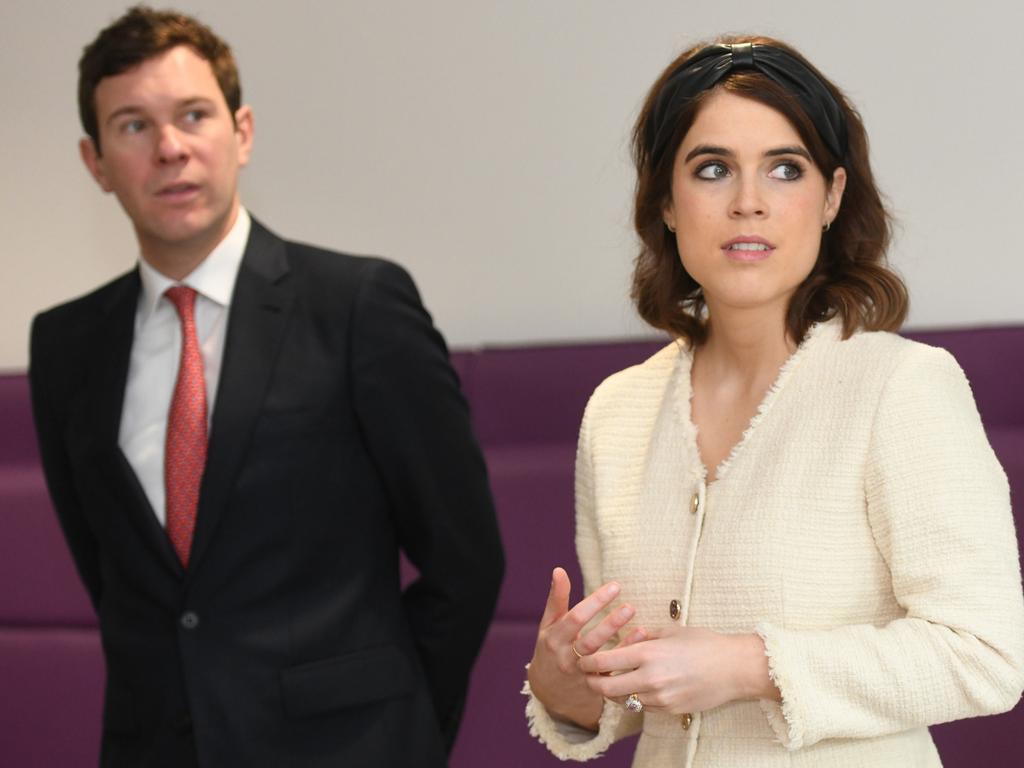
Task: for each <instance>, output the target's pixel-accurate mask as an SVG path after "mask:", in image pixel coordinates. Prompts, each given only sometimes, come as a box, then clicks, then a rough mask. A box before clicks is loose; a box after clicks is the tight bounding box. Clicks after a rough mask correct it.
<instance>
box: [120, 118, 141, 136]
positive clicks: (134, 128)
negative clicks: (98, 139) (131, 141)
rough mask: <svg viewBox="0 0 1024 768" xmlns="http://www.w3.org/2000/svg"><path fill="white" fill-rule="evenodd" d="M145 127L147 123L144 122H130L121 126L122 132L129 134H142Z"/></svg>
mask: <svg viewBox="0 0 1024 768" xmlns="http://www.w3.org/2000/svg"><path fill="white" fill-rule="evenodd" d="M145 127H146V122H145V121H144V120H128V121H127V122H125V123H122V124H121V132H122V133H127V134H133V133H141V132H142V129H143V128H145Z"/></svg>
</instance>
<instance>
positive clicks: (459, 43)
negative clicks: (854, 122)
mask: <svg viewBox="0 0 1024 768" xmlns="http://www.w3.org/2000/svg"><path fill="white" fill-rule="evenodd" d="M179 7H180V8H182V9H183V10H186V11H188V12H191V13H194V14H196V15H198V16H199V17H200V18H202V19H203V20H204V21H206V22H208V23H210V24H211V25H212V26H213V27H214V29H216V30H217V31H218V32H220V33H221V34H222V35H223V36H224V37H225V38H226V39H227V40H228V41H229V42H230V43H231V44H232V45H233V47H234V49H235V51H236V55H237V58H238V61H239V65H240V68H241V72H242V84H243V92H244V96H245V99H246V100H247V101H248V102H249V103H251V104H252V105H253V107H254V109H255V113H256V125H257V133H256V151H255V156H254V160H253V163H252V164H251V165H250V167H249V168H248V169H247V170H246V171H245V172H244V180H243V189H244V200H245V202H246V203H247V204H248V206H249V207H250V209H251V210H252V211H254V212H255V214H256V215H257V216H259V217H261V218H262V219H263V220H264V221H265V222H266V223H267V224H269V225H270V226H271V227H272V228H274V229H276V230H277V231H279V232H280V233H282V234H285V235H287V236H289V237H292V238H296V239H304V240H308V241H312V242H316V243H318V244H322V245H326V246H331V247H335V248H339V249H344V250H350V251H354V252H361V253H375V254H382V255H386V256H389V257H391V258H393V259H396V260H398V261H400V262H402V263H403V264H405V265H406V266H408V267H409V268H410V269H411V270H412V272H413V274H414V275H415V276H416V278H417V280H418V282H419V284H420V287H421V290H422V291H423V293H424V295H425V297H426V301H427V304H428V306H429V307H430V308H431V309H432V311H433V313H434V316H435V319H436V321H437V323H438V325H439V326H440V327H441V329H442V330H443V331H444V332H445V334H446V335H447V336H448V338H449V340H450V341H451V342H452V343H453V344H455V345H469V344H478V343H487V342H519V341H536V340H564V339H585V338H599V337H622V336H631V335H637V334H642V333H645V332H646V331H645V329H644V328H643V327H642V326H641V325H640V323H639V321H637V320H635V319H634V318H633V313H632V310H631V308H630V306H629V303H628V300H627V291H628V278H629V273H630V262H631V259H632V257H633V253H634V248H635V246H634V241H633V235H632V233H631V231H630V228H629V220H630V194H631V190H632V175H631V171H630V166H629V162H628V153H627V136H628V132H629V129H630V127H631V123H632V120H633V118H634V117H635V114H636V110H637V108H638V106H639V103H640V101H641V99H642V97H643V95H644V93H645V91H646V89H647V87H648V86H649V84H650V83H651V82H652V81H653V79H654V77H655V76H656V75H657V74H658V73H659V72H660V71H661V69H662V67H663V66H664V65H665V64H667V63H668V61H669V60H670V59H671V58H672V57H673V56H674V55H675V53H676V52H678V51H679V50H680V49H681V48H682V47H683V46H685V45H687V44H689V43H692V42H694V41H695V40H698V39H701V38H704V37H708V36H712V35H714V34H716V33H718V32H724V31H763V32H766V33H768V34H773V35H776V36H779V37H782V38H783V39H786V40H788V41H790V42H792V43H793V44H795V45H796V46H797V47H799V48H800V49H802V50H803V51H804V52H805V53H806V54H807V55H808V56H809V57H810V58H811V59H812V60H813V61H814V62H815V63H816V64H818V65H819V67H820V68H821V69H823V70H824V71H825V72H826V73H827V74H829V75H830V76H831V77H832V78H833V79H835V80H836V81H837V82H838V83H839V84H840V85H841V86H842V87H844V88H845V89H846V91H847V92H848V93H849V94H850V96H851V97H852V98H853V100H854V101H855V103H856V104H858V105H859V107H860V109H861V111H862V113H863V115H864V118H865V121H866V123H867V126H868V130H869V133H870V135H871V137H872V141H873V158H874V165H875V169H876V172H877V174H878V177H879V181H880V184H881V186H882V188H883V190H884V191H885V192H886V193H887V195H888V197H889V199H890V201H891V203H892V206H893V208H894V210H895V212H896V213H897V215H898V217H899V219H900V222H901V230H900V235H899V239H898V242H897V244H896V248H895V252H894V254H893V260H894V263H895V264H896V266H897V267H898V268H899V269H900V270H901V271H902V273H903V274H904V276H905V277H906V279H907V281H908V283H909V284H910V288H911V293H912V299H913V310H912V314H911V324H912V325H916V326H949V325H976V324H991V323H1007V322H1024V302H1022V301H1021V300H1020V299H1019V293H1020V285H1021V284H1022V283H1024V258H1022V256H1021V248H1020V246H1019V244H1018V243H1017V238H1018V237H1019V232H1018V223H1019V221H1020V216H1021V209H1022V205H1021V204H1022V203H1024V194H1022V193H1021V180H1022V179H1024V141H1022V140H1021V129H1020V126H1021V125H1022V124H1024V107H1022V103H1024V99H1022V98H1021V96H1022V94H1021V87H1020V80H1021V75H1022V74H1024V65H1022V63H1021V62H1022V58H1021V46H1020V45H1019V44H1018V43H1016V42H1014V41H1015V40H1016V39H1017V37H1019V35H1020V32H1021V29H1022V22H1024V11H1022V10H1021V5H1020V4H1019V3H1012V2H1008V1H1007V2H1003V1H1001V0H1000V1H997V0H979V1H976V2H972V3H969V4H968V3H958V4H957V5H956V6H955V8H956V9H957V10H956V11H955V12H943V11H941V10H939V9H940V8H941V7H943V6H941V5H940V4H938V3H934V2H927V3H925V2H920V3H895V2H891V0H890V1H887V2H880V1H878V0H871V1H865V0H861V1H860V2H849V3H846V4H843V5H839V4H835V3H826V2H821V0H789V1H788V2H781V1H780V2H770V0H740V1H735V0H734V1H733V2H720V3H710V2H700V3H697V2H680V1H679V0H676V2H670V1H668V0H659V1H657V2H655V1H653V0H652V1H649V2H635V3H624V2H618V1H617V0H532V1H530V2H524V1H522V0H519V1H517V2H513V1H512V0H508V1H507V2H497V1H496V0H494V1H485V0H461V1H456V0H435V1H434V2H429V3H422V2H413V0H406V1H405V2H379V3H378V2H374V3H369V2H365V0H359V1H358V2H356V1H354V0H346V1H342V2H339V1H337V0H335V1H334V2H301V1H299V2H292V3H288V4H285V3H266V4H257V3H251V2H242V1H241V0H191V1H187V2H181V3H180V4H179ZM124 8H125V5H124V4H122V3H121V2H110V1H109V0H92V1H91V2H88V3H79V2H58V1H57V0H4V2H3V4H2V5H0V94H2V96H3V100H2V105H3V109H2V112H0V146H2V147H3V150H4V152H3V169H4V173H3V179H4V182H5V183H4V184H2V185H0V216H2V219H0V233H2V234H0V264H2V267H3V274H4V275H5V280H4V285H5V286H6V288H7V290H5V291H4V294H3V295H4V300H3V301H2V302H0V368H3V369H11V370H19V369H22V368H23V367H24V365H25V363H26V357H27V354H26V339H27V333H28V324H29V321H30V318H31V316H32V314H33V313H34V312H36V311H37V310H38V309H40V308H42V307H44V306H49V305H51V304H54V303H56V302H59V301H62V300H64V299H66V298H69V297H71V296H73V295H76V294H79V293H82V292H84V291H86V290H87V289H89V288H91V287H93V286H95V285H97V284H99V283H100V282H101V281H104V280H106V279H108V278H109V277H112V276H113V275H115V274H117V273H118V272H120V271H122V270H124V269H125V268H127V267H129V266H130V265H131V264H132V262H133V260H134V258H135V250H134V242H133V239H132V236H131V232H130V229H129V227H128V225H127V222H126V220H125V218H124V216H123V214H122V213H121V211H120V209H119V208H118V207H117V204H116V201H115V200H113V198H111V197H107V196H104V195H102V194H101V193H100V192H99V191H98V190H97V189H96V188H95V186H94V185H93V183H92V181H91V179H89V178H88V176H87V175H86V172H85V170H84V169H83V168H82V167H81V164H80V162H79V160H78V157H77V150H76V141H77V139H78V137H79V135H80V129H79V127H78V120H77V116H76V115H77V113H76V107H75V82H76V80H75V78H76V63H77V59H78V56H79V54H80V52H81V49H82V47H83V46H84V45H85V43H87V42H88V41H89V40H91V39H92V38H93V36H94V35H95V33H96V32H97V31H98V30H99V29H100V28H101V27H102V26H104V25H106V24H107V23H108V22H109V21H110V20H112V19H113V18H114V17H115V16H117V15H118V14H120V13H121V12H122V11H123V10H124Z"/></svg>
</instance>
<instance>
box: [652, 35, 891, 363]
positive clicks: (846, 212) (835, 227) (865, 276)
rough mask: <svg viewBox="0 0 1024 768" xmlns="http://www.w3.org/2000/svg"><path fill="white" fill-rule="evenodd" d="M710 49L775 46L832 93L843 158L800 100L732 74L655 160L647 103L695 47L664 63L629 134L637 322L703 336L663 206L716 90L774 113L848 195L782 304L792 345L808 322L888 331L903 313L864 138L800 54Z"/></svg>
mask: <svg viewBox="0 0 1024 768" xmlns="http://www.w3.org/2000/svg"><path fill="white" fill-rule="evenodd" d="M714 42H715V43H726V44H736V43H760V44H764V45H771V46H774V47H775V48H779V49H781V50H783V51H785V52H786V53H788V54H790V55H791V56H793V57H794V58H796V59H798V60H799V61H801V62H804V63H805V64H806V65H807V67H808V68H809V69H810V70H811V71H812V72H814V73H815V74H816V75H817V76H818V78H819V79H820V80H821V82H822V83H823V84H824V85H825V87H826V88H827V89H828V90H829V91H830V92H831V93H832V95H833V97H834V98H835V100H836V102H837V104H838V105H839V107H840V109H841V110H842V112H843V115H844V117H845V120H846V125H847V130H848V147H847V151H846V156H845V157H844V158H843V159H842V160H840V159H839V158H836V157H835V156H834V155H833V154H832V153H831V152H830V151H829V150H828V148H827V147H826V146H825V143H824V142H823V141H822V138H821V136H819V134H818V132H817V130H816V129H815V127H814V123H813V122H812V121H811V118H810V117H809V116H808V114H807V112H806V111H805V110H804V108H803V107H802V106H801V104H800V101H799V100H798V99H797V98H796V97H795V96H794V95H793V94H792V93H790V92H789V91H788V90H786V89H785V88H784V87H783V86H781V85H779V84H778V83H776V82H775V81H774V80H771V79H770V78H768V77H766V76H765V75H763V74H761V73H760V72H756V71H749V70H738V71H734V72H731V73H730V74H728V75H726V76H725V77H724V78H723V79H722V80H721V81H719V83H718V84H717V85H716V86H715V87H714V88H712V89H711V90H707V91H704V92H702V93H700V94H698V95H697V96H696V98H694V99H693V100H692V101H691V102H690V103H689V104H688V105H687V106H686V107H685V108H684V110H683V111H682V113H681V115H680V117H679V120H678V122H677V124H676V125H675V126H674V133H673V134H672V138H671V143H670V145H669V147H668V151H665V152H663V153H662V154H661V155H660V157H659V158H658V159H657V160H656V159H655V158H654V157H653V155H652V151H651V150H652V147H651V146H649V143H650V142H649V139H648V138H647V137H649V136H650V135H651V134H652V133H653V132H652V131H650V130H649V128H648V124H649V123H650V122H651V121H652V120H654V114H653V112H654V105H655V102H656V100H657V97H658V94H659V93H660V91H661V89H662V87H663V86H664V84H665V81H666V80H668V78H669V76H670V75H671V74H672V73H673V72H675V71H676V70H677V69H678V68H679V67H680V66H681V65H683V64H684V63H685V62H686V61H687V60H688V59H690V58H691V57H692V56H693V55H694V54H695V53H697V52H698V51H699V50H701V49H703V48H704V47H705V46H706V45H709V44H710V43H701V44H700V45H697V46H694V47H693V48H691V49H690V50H688V51H685V52H684V53H683V54H681V55H680V56H679V57H678V58H676V60H675V61H673V62H672V63H671V64H669V65H668V67H667V68H666V69H665V71H664V72H662V74H661V76H659V78H658V79H657V81H656V82H655V83H654V85H653V86H652V87H651V90H650V93H648V95H647V99H646V100H645V102H644V105H643V108H642V109H641V111H640V116H639V118H638V119H637V123H636V126H635V128H634V130H633V161H634V164H635V165H636V171H637V183H636V198H635V207H634V221H633V223H634V227H635V228H636V232H637V234H638V235H639V236H640V243H641V245H640V253H639V255H638V256H637V258H636V263H635V268H634V272H633V287H632V296H633V301H634V302H635V304H636V307H637V311H638V312H639V313H640V316H641V317H642V318H643V319H644V320H646V321H647V322H648V323H650V324H651V325H653V326H654V327H655V328H660V329H662V330H665V331H668V332H669V333H670V334H672V335H673V336H675V337H678V338H682V339H684V340H685V341H686V342H687V343H689V344H690V345H692V346H697V345H699V344H701V343H703V342H704V340H705V339H706V338H707V323H706V320H705V317H704V308H705V303H704V294H703V292H702V291H701V287H700V285H698V284H697V282H696V281H695V280H694V279H693V277H691V276H690V275H689V274H688V273H687V271H686V270H685V269H684V267H683V264H682V262H681V261H680V259H679V250H678V247H677V245H676V238H675V233H673V232H671V231H669V229H668V227H667V226H666V224H665V221H664V218H663V211H664V210H665V206H666V204H667V203H668V202H669V201H670V200H671V195H672V190H671V185H672V171H673V167H674V164H675V158H676V153H677V152H678V150H679V146H680V145H681V144H682V143H683V139H684V138H685V136H686V133H687V131H688V130H689V129H690V126H691V125H693V122H694V120H695V119H696V117H697V113H698V112H699V111H700V109H701V106H702V104H703V103H704V101H706V99H707V96H708V95H709V94H711V93H713V92H714V91H715V90H716V89H718V88H721V89H723V90H725V91H728V92H729V93H734V94H736V95H737V96H742V97H744V98H748V99H753V100H754V101H757V102H760V103H761V104H765V105H766V106H769V107H771V108H772V109H774V110H776V111H778V112H779V113H781V114H782V115H783V116H784V117H785V118H786V119H787V120H789V122H790V123H791V124H792V125H793V127H794V128H795V129H796V131H797V133H799V135H800V138H801V139H802V140H803V142H804V144H805V145H806V147H807V149H808V151H809V152H810V155H811V158H812V159H813V161H814V164H815V165H816V166H817V167H818V170H820V171H821V173H822V174H823V175H824V177H825V181H826V183H827V184H830V183H831V180H832V174H833V172H834V171H835V170H836V168H838V167H840V166H842V167H843V168H845V169H846V175H847V181H846V190H845V192H844V194H843V200H842V204H841V206H840V208H839V213H838V214H837V215H836V218H835V220H834V221H832V223H831V225H830V227H829V229H828V231H827V232H826V233H825V234H824V235H823V236H822V239H821V248H820V250H819V252H818V259H817V262H816V263H815V265H814V268H813V269H812V270H811V273H810V274H809V275H808V276H807V278H806V279H805V280H804V281H803V283H801V284H800V286H799V287H798V288H797V290H796V292H795V293H794V294H793V297H792V299H791V300H790V304H789V309H788V311H787V316H786V327H787V332H788V333H789V335H790V337H791V338H792V339H793V340H794V341H796V342H797V343H799V342H800V341H802V340H803V338H804V335H805V334H806V333H807V329H808V328H809V327H810V326H811V325H812V324H813V323H816V322H819V321H822V320H827V319H829V318H832V317H835V316H837V315H838V316H839V317H840V318H841V319H842V322H843V335H844V337H848V336H850V335H851V334H852V333H853V332H854V331H856V330H858V329H864V330H869V331H876V330H885V331H895V330H897V329H899V327H900V326H901V325H902V324H903V321H904V319H905V318H906V314H907V305H908V297H907V289H906V286H905V285H904V284H903V281H902V280H901V279H900V277H899V276H898V275H897V274H896V273H895V272H893V271H892V270H891V269H889V267H888V266H887V264H886V251H887V250H888V247H889V242H890V240H891V238H892V225H891V219H890V216H889V213H888V211H886V209H885V205H884V204H883V202H882V199H881V195H880V194H879V192H878V189H877V187H876V186H875V181H874V177H873V175H872V173H871V165H870V163H869V161H868V139H867V134H866V132H865V131H864V125H863V123H862V122H861V119H860V115H859V114H858V113H857V111H856V110H855V109H854V108H853V107H852V106H851V105H850V103H849V102H848V101H847V99H846V97H845V96H844V95H843V93H842V92H841V91H840V90H839V89H838V88H837V87H836V86H835V85H834V84H833V83H831V82H830V81H829V80H828V79H827V78H825V77H824V75H822V74H821V73H820V72H818V70H817V69H815V68H814V67H813V65H811V64H810V62H808V61H807V60H806V59H805V58H804V57H803V56H801V55H800V54H799V53H798V52H797V51H795V50H794V49H793V48H791V47H790V46H788V45H786V44H785V43H781V42H779V41H777V40H773V39H771V38H768V37H750V36H743V37H725V38H721V39H719V40H715V41H714Z"/></svg>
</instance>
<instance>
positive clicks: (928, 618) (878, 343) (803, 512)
mask: <svg viewBox="0 0 1024 768" xmlns="http://www.w3.org/2000/svg"><path fill="white" fill-rule="evenodd" d="M690 363H691V355H690V352H689V350H688V349H687V348H686V347H685V346H684V345H683V344H682V343H673V344H670V345H669V346H668V347H666V348H664V349H662V350H661V351H660V352H658V353H657V354H655V355H654V356H653V357H651V358H650V359H649V360H647V361H646V362H644V363H642V364H641V365H637V366H634V367H632V368H629V369H627V370H624V371H621V372H619V373H617V374H615V375H613V376H611V377H610V378H609V379H607V380H606V381H605V382H604V383H602V384H601V385H600V386H599V387H598V388H597V390H596V391H595V392H594V394H593V396H592V397H591V399H590V402H589V403H588V405H587V409H586V413H585V415H584V418H583V424H582V427H581V429H580V437H579V448H578V452H577V464H576V503H577V511H576V514H577V521H576V547H577V553H578V555H579V560H580V564H581V566H582V570H583V576H584V581H585V585H584V586H585V589H586V591H587V592H588V593H589V592H590V591H591V590H593V589H594V588H595V587H597V586H599V585H600V584H601V583H602V582H604V581H607V580H609V579H615V580H616V581H618V582H619V583H620V584H621V585H622V593H621V596H620V599H621V600H623V601H628V602H629V603H630V604H632V605H633V606H634V607H635V608H636V609H637V614H636V618H635V619H634V623H635V624H639V625H643V626H646V627H664V626H669V625H671V624H672V623H679V624H686V625H690V626H701V627H709V628H711V629H714V630H717V631H720V632H727V633H745V632H757V633H758V634H760V636H761V637H762V638H763V639H764V641H765V645H766V648H767V654H768V658H769V666H770V669H771V675H772V677H773V679H774V681H775V683H776V685H777V686H778V687H779V689H780V691H781V692H782V704H781V705H780V704H777V703H775V702H771V701H759V702H757V701H754V702H733V703H729V704H726V705H723V706H721V707H718V708H716V709H714V710H710V711H707V712H700V713H694V714H693V718H692V722H691V723H690V724H689V727H688V728H685V729H684V728H683V726H682V722H681V719H680V718H678V717H672V716H668V715H663V714H657V713H647V714H642V715H634V714H631V713H627V712H626V711H625V710H624V709H623V708H622V707H620V706H619V705H618V704H615V703H613V702H606V705H605V708H604V713H603V715H602V716H601V720H600V729H599V731H598V732H597V733H596V734H595V733H593V732H590V731H585V730H583V729H580V728H576V727H574V726H571V725H569V724H566V723H563V722H559V721H556V720H554V719H553V718H552V717H551V716H550V715H549V714H548V713H547V711H546V710H545V708H544V706H543V705H542V704H541V703H540V702H539V701H538V700H537V699H536V698H534V697H533V696H532V695H530V693H529V687H528V686H527V687H526V688H525V689H524V693H526V694H527V695H528V696H529V701H528V704H527V717H528V720H529V723H530V730H531V733H533V734H534V735H535V736H536V737H538V738H539V739H540V740H541V741H542V742H544V743H545V744H546V745H547V747H548V748H549V749H550V750H551V752H553V753H554V754H555V755H557V756H558V757H560V758H562V759H573V760H588V759H590V758H593V757H596V756H598V755H600V754H601V753H602V752H603V751H604V750H605V749H606V748H607V747H608V746H609V744H611V743H612V742H613V741H614V740H616V739H619V738H622V737H623V736H625V735H628V734H631V733H635V732H636V731H638V730H641V731H642V735H641V737H640V741H639V744H638V746H637V750H636V755H635V757H634V762H633V765H634V767H635V768H641V767H642V768H669V767H670V766H671V767H672V768H676V767H677V766H680V767H681V766H687V767H688V768H689V767H690V766H693V767H694V768H741V767H742V768H748V767H751V768H752V767H754V766H756V767H757V768H775V767H776V766H777V767H779V768H782V767H783V766H786V768H800V767H803V766H814V767H815V768H825V767H826V766H828V767H830V768H831V767H833V766H834V767H835V768H840V767H841V766H842V767H846V766H849V767H850V768H853V767H854V766H858V767H859V768H865V767H870V768H879V767H882V768H885V767H888V766H891V767H892V768H916V767H918V766H920V767H921V768H925V767H926V766H927V767H929V768H930V767H932V766H939V765H941V763H940V760H939V756H938V753H937V751H936V749H935V746H934V744H933V742H932V739H931V737H930V735H929V733H928V729H927V726H928V725H929V724H932V723H941V722H944V721H948V720H954V719H957V718H963V717H971V716H975V715H984V714H990V713H997V712H1003V711H1006V710H1008V709H1011V708H1012V707H1013V706H1014V705H1015V704H1016V703H1017V701H1018V699H1019V698H1020V695H1021V691H1022V688H1024V596H1022V592H1021V577H1020V562H1019V558H1018V552H1017V545H1016V538H1015V534H1014V526H1013V518H1012V515H1011V512H1010V501H1009V491H1008V486H1007V481H1006V475H1005V474H1004V472H1003V470H1002V468H1001V467H1000V465H999V463H998V461H997V460H996V458H995V455H994V454H993V452H992V449H991V447H990V446H989V444H988V441H987V440H986V438H985V433H984V431H983V429H982V425H981V421H980V419H979V417H978V411H977V408H976V407H975V404H974V400H973V398H972V396H971V392H970V388H969V386H968V384H967V380H966V379H965V377H964V375H963V372H962V371H961V370H960V367H959V366H958V365H957V363H956V362H955V361H954V359H953V357H952V356H951V355H949V353H947V352H945V351H944V350H941V349H936V348H933V347H928V346H925V345H923V344H917V343H914V342H911V341H907V340H905V339H902V338H900V337H898V336H896V335H893V334H888V333H858V334H855V335H854V336H853V337H852V338H850V339H848V340H846V341H843V340H842V338H841V326H840V324H839V323H838V321H831V322H827V323H822V324H819V325H817V326H814V327H813V328H812V329H811V331H810V332H809V333H808V335H807V338H806V339H805V340H804V342H803V343H802V344H801V345H800V347H799V348H798V349H797V351H796V352H795V353H794V354H793V356H792V357H791V358H790V359H789V360H788V361H787V363H786V364H785V365H784V366H783V368H782V370H781V371H780V372H779V376H778V379H777V380H776V382H775V384H774V385H773V387H772V388H771V389H770V390H769V392H768V393H767V394H766V396H765V398H764V401H763V402H762V403H761V405H760V407H759V409H758V411H757V414H756V416H755V417H754V419H753V420H752V421H751V423H750V426H749V428H748V429H747V431H746V433H745V434H744V435H743V437H742V439H741V440H740V442H739V444H738V445H737V446H736V447H735V448H734V449H733V451H732V453H731V454H730V456H729V458H728V459H727V460H726V461H725V462H724V463H723V464H722V466H721V467H719V469H718V471H717V473H716V479H715V480H714V482H712V483H708V482H706V472H705V470H704V467H703V466H702V464H701V460H700V456H699V453H698V451H697V443H696V427H695V426H694V425H693V423H692V421H691V419H690V397H691V393H690ZM673 616H675V617H676V618H673Z"/></svg>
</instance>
